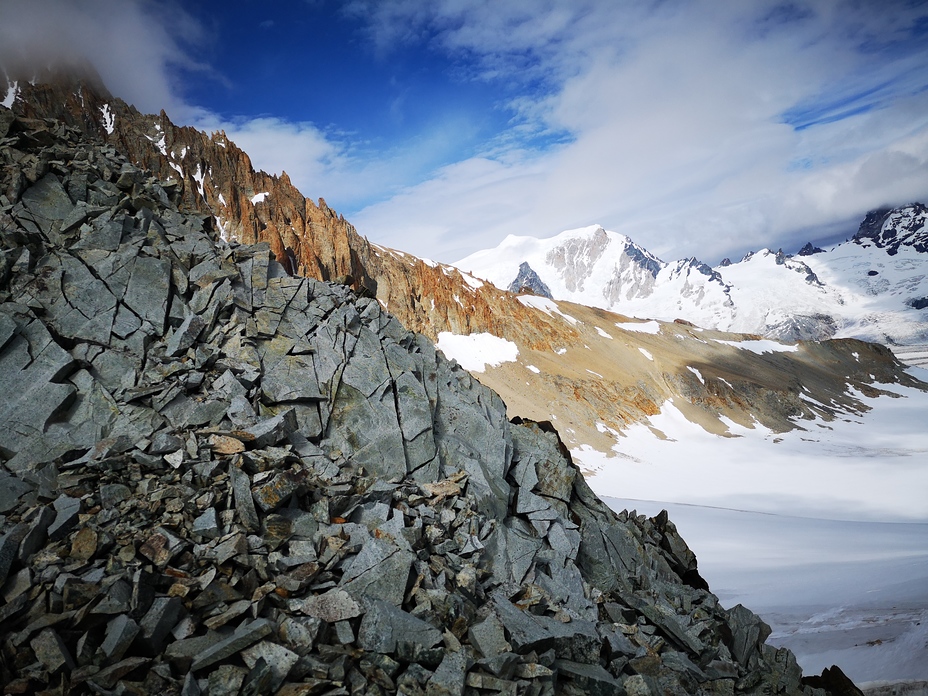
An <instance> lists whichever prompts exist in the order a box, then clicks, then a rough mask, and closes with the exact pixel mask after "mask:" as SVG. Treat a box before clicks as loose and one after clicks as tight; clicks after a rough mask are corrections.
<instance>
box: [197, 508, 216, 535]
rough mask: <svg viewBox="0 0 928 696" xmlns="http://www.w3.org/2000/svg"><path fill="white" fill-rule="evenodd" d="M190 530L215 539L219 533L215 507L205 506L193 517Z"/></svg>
mask: <svg viewBox="0 0 928 696" xmlns="http://www.w3.org/2000/svg"><path fill="white" fill-rule="evenodd" d="M190 531H191V532H192V533H193V534H194V535H199V536H201V537H204V538H206V539H215V538H216V537H218V536H219V534H220V529H219V520H218V518H217V516H216V508H214V507H211V508H207V509H206V510H205V511H204V512H203V514H202V515H200V516H198V517H196V518H194V520H193V526H192V527H191V528H190Z"/></svg>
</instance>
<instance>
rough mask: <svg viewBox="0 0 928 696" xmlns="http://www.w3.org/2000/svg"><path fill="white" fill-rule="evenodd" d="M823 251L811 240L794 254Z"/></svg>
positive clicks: (803, 254)
mask: <svg viewBox="0 0 928 696" xmlns="http://www.w3.org/2000/svg"><path fill="white" fill-rule="evenodd" d="M824 252H825V250H824V249H822V248H821V247H817V246H815V245H814V244H812V242H806V243H805V246H803V247H802V249H800V250H799V251H798V252H796V255H797V256H812V255H814V254H822V253H824ZM729 263H730V262H729Z"/></svg>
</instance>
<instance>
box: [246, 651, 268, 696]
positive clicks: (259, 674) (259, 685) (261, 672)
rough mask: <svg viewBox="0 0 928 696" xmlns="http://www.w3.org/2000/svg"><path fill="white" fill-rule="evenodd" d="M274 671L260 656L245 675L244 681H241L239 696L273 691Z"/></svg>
mask: <svg viewBox="0 0 928 696" xmlns="http://www.w3.org/2000/svg"><path fill="white" fill-rule="evenodd" d="M274 682H275V679H274V673H273V672H272V671H271V667H270V665H268V663H267V661H266V660H265V659H264V658H263V657H262V658H259V659H258V661H257V662H255V664H254V665H252V667H251V670H250V671H249V672H248V674H247V675H245V681H243V682H242V689H241V691H239V694H240V696H260V694H269V693H273V692H274V691H275V687H274Z"/></svg>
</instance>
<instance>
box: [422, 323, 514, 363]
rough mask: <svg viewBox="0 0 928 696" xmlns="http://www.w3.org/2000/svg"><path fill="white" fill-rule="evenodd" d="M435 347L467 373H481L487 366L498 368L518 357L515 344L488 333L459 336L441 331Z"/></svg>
mask: <svg viewBox="0 0 928 696" xmlns="http://www.w3.org/2000/svg"><path fill="white" fill-rule="evenodd" d="M436 345H437V346H438V349H439V350H440V351H441V352H442V353H444V354H445V357H446V358H448V359H449V360H457V361H458V364H459V365H460V366H461V367H463V368H464V369H465V370H467V371H468V372H483V371H484V370H486V369H487V366H490V367H498V366H499V365H502V364H503V363H505V362H515V360H516V358H518V357H519V348H518V346H516V344H515V343H513V342H512V341H507V340H506V339H505V338H499V337H498V336H494V335H493V334H488V333H476V334H470V335H469V336H459V335H457V334H453V333H450V332H448V331H442V332H441V333H440V334H438V343H437V344H436Z"/></svg>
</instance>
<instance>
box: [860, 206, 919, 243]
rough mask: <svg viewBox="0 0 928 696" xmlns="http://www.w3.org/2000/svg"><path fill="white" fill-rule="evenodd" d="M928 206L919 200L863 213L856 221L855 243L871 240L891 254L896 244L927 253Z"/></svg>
mask: <svg viewBox="0 0 928 696" xmlns="http://www.w3.org/2000/svg"><path fill="white" fill-rule="evenodd" d="M926 223H928V208H926V207H925V206H924V205H923V204H922V203H912V204H911V205H907V206H903V207H901V208H895V209H889V208H881V209H879V210H872V211H870V212H869V213H867V216H866V217H865V218H864V221H863V222H861V223H860V228H859V229H858V230H857V234H855V235H854V241H855V242H857V243H858V244H866V243H868V242H872V243H874V244H876V246H878V247H881V248H883V249H886V253H888V254H889V255H890V256H894V255H895V254H897V253H898V252H899V247H900V246H903V245H905V246H910V247H912V248H913V249H915V250H916V251H920V252H923V253H928V226H926Z"/></svg>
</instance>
